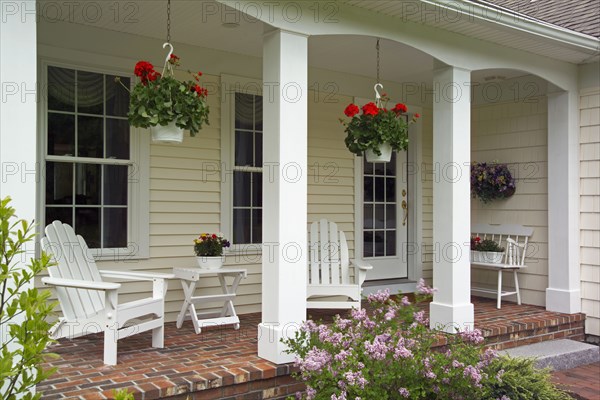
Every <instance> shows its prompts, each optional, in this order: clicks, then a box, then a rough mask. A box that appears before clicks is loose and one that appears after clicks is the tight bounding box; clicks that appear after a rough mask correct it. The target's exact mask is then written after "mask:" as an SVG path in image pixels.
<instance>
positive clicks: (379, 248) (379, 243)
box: [375, 231, 385, 257]
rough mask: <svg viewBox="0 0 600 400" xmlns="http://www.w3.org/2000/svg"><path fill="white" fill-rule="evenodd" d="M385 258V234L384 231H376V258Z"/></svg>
mask: <svg viewBox="0 0 600 400" xmlns="http://www.w3.org/2000/svg"><path fill="white" fill-rule="evenodd" d="M383 256H385V234H384V231H375V257H383Z"/></svg>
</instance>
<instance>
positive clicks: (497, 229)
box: [471, 224, 533, 265]
mask: <svg viewBox="0 0 600 400" xmlns="http://www.w3.org/2000/svg"><path fill="white" fill-rule="evenodd" d="M471 234H472V235H473V236H479V237H480V238H481V239H482V240H485V239H489V240H493V241H495V242H497V243H498V244H499V245H500V246H501V247H504V250H505V251H504V258H503V263H504V264H508V265H525V256H526V253H527V244H528V243H529V238H530V237H531V236H532V235H533V228H530V227H527V226H523V225H515V224H503V225H489V224H473V225H471Z"/></svg>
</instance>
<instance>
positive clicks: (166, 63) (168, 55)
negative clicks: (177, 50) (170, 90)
mask: <svg viewBox="0 0 600 400" xmlns="http://www.w3.org/2000/svg"><path fill="white" fill-rule="evenodd" d="M167 46H169V54H167V58H166V59H165V66H164V67H163V76H164V75H165V69H167V68H169V70H170V69H171V66H170V65H169V60H170V59H171V55H172V54H173V45H172V44H171V43H169V42H166V43H164V44H163V49H164V48H165V47H167Z"/></svg>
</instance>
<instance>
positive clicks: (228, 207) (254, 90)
mask: <svg viewBox="0 0 600 400" xmlns="http://www.w3.org/2000/svg"><path fill="white" fill-rule="evenodd" d="M236 93H245V94H252V95H257V96H263V87H262V81H261V80H259V79H253V78H246V77H239V76H234V75H227V74H222V75H221V107H222V109H221V165H220V171H221V232H222V233H223V234H224V235H225V237H226V238H228V239H230V240H232V239H233V172H234V171H244V170H246V171H248V172H260V173H261V174H262V173H264V167H240V168H238V169H235V168H234V167H235V94H236ZM263 101H264V98H263ZM263 190H264V187H263ZM261 209H262V205H261ZM228 252H229V253H244V254H262V243H236V244H233V243H232V245H231V247H230V248H229V250H228Z"/></svg>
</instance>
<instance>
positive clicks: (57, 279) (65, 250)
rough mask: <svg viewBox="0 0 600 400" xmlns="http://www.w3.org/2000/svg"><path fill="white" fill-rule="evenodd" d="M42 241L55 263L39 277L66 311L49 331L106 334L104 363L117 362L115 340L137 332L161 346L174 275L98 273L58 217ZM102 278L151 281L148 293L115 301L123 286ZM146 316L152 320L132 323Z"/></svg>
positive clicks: (82, 245) (79, 241) (55, 335)
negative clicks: (46, 274) (147, 334)
mask: <svg viewBox="0 0 600 400" xmlns="http://www.w3.org/2000/svg"><path fill="white" fill-rule="evenodd" d="M41 242H42V248H43V250H44V251H45V252H46V253H48V254H49V255H51V256H52V258H53V261H54V262H56V265H54V266H52V267H50V268H48V272H49V275H50V277H45V278H42V282H43V283H45V284H46V285H50V286H53V287H54V288H55V289H56V294H57V297H58V300H59V302H60V306H61V309H62V312H63V315H64V317H62V318H61V319H60V320H59V322H58V323H57V324H56V325H55V326H54V327H53V329H52V332H51V336H52V337H53V338H55V339H59V338H62V337H68V338H75V337H78V336H84V335H87V334H91V333H96V332H104V363H105V364H109V365H116V364H117V340H119V339H123V338H125V337H128V336H131V335H134V334H136V333H140V332H144V331H147V330H152V347H159V348H162V347H164V298H165V294H166V292H167V282H166V279H172V278H173V277H174V276H173V274H160V273H140V272H128V271H99V270H98V268H97V267H96V263H95V261H94V258H93V257H92V255H91V253H90V251H89V249H88V247H87V244H86V243H85V240H84V239H83V238H82V237H81V236H79V235H77V236H75V232H74V231H73V228H72V227H71V226H69V225H67V224H63V223H62V222H60V221H54V222H53V223H52V224H50V225H48V226H47V227H46V237H44V238H42V240H41ZM102 276H103V277H109V278H116V279H127V278H130V279H135V280H138V281H139V280H145V281H152V282H153V289H152V292H153V293H152V297H151V298H145V299H140V300H135V301H131V302H129V303H124V304H118V294H117V290H118V289H119V288H120V287H121V284H120V283H112V282H104V281H102V278H101V277H102ZM146 316H147V317H151V318H149V319H148V318H147V319H145V320H144V321H143V322H140V321H139V320H137V321H136V319H138V318H141V317H146ZM126 322H129V323H128V324H127V326H125V323H126ZM133 322H135V324H134V323H133Z"/></svg>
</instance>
